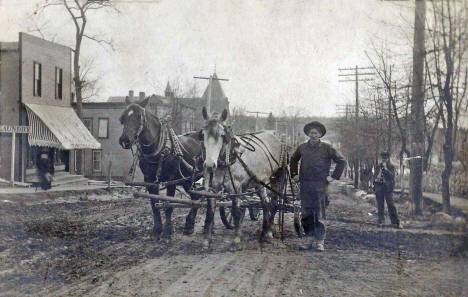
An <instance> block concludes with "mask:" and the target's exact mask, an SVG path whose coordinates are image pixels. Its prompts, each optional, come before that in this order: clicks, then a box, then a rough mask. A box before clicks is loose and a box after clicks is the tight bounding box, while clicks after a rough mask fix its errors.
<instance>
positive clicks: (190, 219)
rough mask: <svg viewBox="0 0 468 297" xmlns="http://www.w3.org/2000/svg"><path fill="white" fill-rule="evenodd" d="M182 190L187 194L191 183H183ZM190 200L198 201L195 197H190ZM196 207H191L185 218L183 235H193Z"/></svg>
mask: <svg viewBox="0 0 468 297" xmlns="http://www.w3.org/2000/svg"><path fill="white" fill-rule="evenodd" d="M183 186H184V190H185V191H186V192H188V191H189V190H190V186H191V183H185V184H184V185H183ZM190 199H191V200H199V199H200V198H199V197H198V196H197V195H190ZM197 212H198V207H192V208H191V209H190V212H189V213H188V215H187V217H186V218H185V229H184V234H185V235H191V234H193V231H194V229H195V218H196V217H197Z"/></svg>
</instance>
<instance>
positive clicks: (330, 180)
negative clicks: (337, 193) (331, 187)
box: [327, 176, 335, 183]
mask: <svg viewBox="0 0 468 297" xmlns="http://www.w3.org/2000/svg"><path fill="white" fill-rule="evenodd" d="M327 181H328V182H329V183H332V182H333V181H335V179H334V178H333V177H331V176H327Z"/></svg>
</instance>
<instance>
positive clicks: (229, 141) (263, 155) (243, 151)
mask: <svg viewBox="0 0 468 297" xmlns="http://www.w3.org/2000/svg"><path fill="white" fill-rule="evenodd" d="M203 118H204V119H205V120H206V125H205V127H204V128H203V129H202V131H201V137H203V146H204V150H205V162H204V173H205V178H204V179H205V182H206V183H205V187H207V185H208V182H209V186H210V187H211V188H212V189H214V190H215V191H220V190H223V189H224V191H226V192H228V193H234V194H240V193H244V192H245V191H247V190H254V191H256V192H257V194H258V195H259V197H260V200H261V206H262V210H263V227H262V232H261V236H260V241H266V242H268V241H269V240H270V239H272V238H273V232H272V224H273V218H274V214H275V212H276V210H277V208H276V206H275V204H274V205H272V203H271V199H270V198H269V196H268V195H267V190H266V189H267V188H269V189H273V190H276V189H277V188H278V182H279V177H280V176H281V173H282V170H283V169H284V167H283V166H281V165H282V163H284V162H283V160H282V158H283V159H284V158H285V157H284V156H282V154H285V152H284V151H283V150H284V148H282V145H281V141H280V140H279V139H278V138H276V137H275V136H274V135H273V134H271V133H268V132H259V133H251V134H245V135H242V136H235V135H233V134H232V132H231V130H230V128H229V127H227V126H226V125H224V124H223V123H224V121H225V120H226V118H227V111H226V110H224V111H223V113H222V114H221V116H220V117H215V116H212V117H209V115H208V113H207V111H206V109H205V108H203ZM270 193H271V192H270ZM272 197H275V196H274V195H273V196H272ZM244 212H245V208H242V209H240V208H239V199H238V198H237V197H233V198H232V210H231V214H232V217H233V220H234V234H235V235H234V240H233V245H234V246H236V247H240V244H241V239H240V222H241V219H242V217H243V214H244ZM207 244H209V243H208V242H207V243H205V245H207Z"/></svg>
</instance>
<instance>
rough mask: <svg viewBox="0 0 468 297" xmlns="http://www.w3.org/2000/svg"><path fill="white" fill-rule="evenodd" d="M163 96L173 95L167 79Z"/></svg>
mask: <svg viewBox="0 0 468 297" xmlns="http://www.w3.org/2000/svg"><path fill="white" fill-rule="evenodd" d="M164 97H166V98H169V97H174V92H173V91H172V88H171V85H170V84H169V81H167V85H166V90H165V91H164Z"/></svg>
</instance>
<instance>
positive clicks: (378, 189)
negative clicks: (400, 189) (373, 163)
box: [374, 152, 402, 229]
mask: <svg viewBox="0 0 468 297" xmlns="http://www.w3.org/2000/svg"><path fill="white" fill-rule="evenodd" d="M380 157H381V159H382V161H381V162H380V163H379V164H378V165H377V167H376V170H375V174H374V190H375V197H376V199H377V212H378V224H379V226H382V225H383V223H384V222H385V202H384V200H385V201H387V208H388V214H389V216H390V221H391V222H392V225H393V226H394V227H395V228H397V229H401V228H402V227H401V224H400V220H399V219H398V213H397V210H396V208H395V204H394V203H393V197H392V194H393V188H394V186H395V166H394V165H393V164H392V163H390V154H389V153H388V152H382V153H381V154H380Z"/></svg>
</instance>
